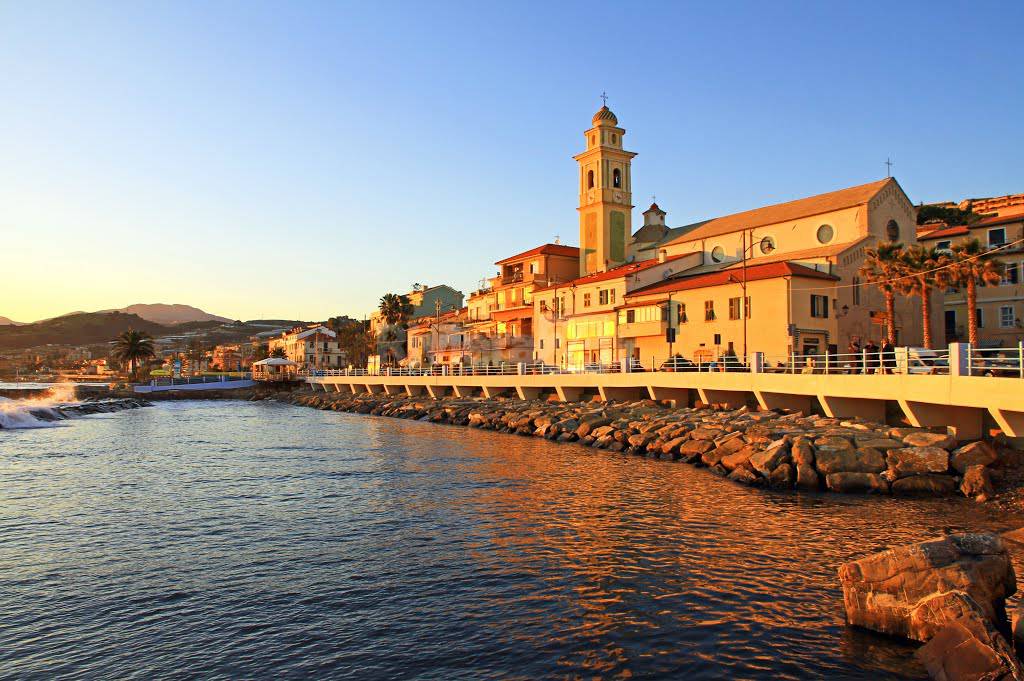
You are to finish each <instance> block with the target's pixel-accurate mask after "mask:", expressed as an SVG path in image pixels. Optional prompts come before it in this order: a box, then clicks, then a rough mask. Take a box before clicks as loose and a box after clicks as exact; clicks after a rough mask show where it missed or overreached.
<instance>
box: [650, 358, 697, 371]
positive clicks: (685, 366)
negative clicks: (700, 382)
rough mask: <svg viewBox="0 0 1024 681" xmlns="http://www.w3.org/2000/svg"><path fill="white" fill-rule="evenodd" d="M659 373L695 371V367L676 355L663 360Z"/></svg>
mask: <svg viewBox="0 0 1024 681" xmlns="http://www.w3.org/2000/svg"><path fill="white" fill-rule="evenodd" d="M659 371H697V365H696V364H694V363H693V362H691V361H690V360H688V359H686V358H685V357H680V356H679V355H676V356H675V357H669V358H668V359H667V360H665V362H664V363H663V364H662V365H661V368H660V369H659Z"/></svg>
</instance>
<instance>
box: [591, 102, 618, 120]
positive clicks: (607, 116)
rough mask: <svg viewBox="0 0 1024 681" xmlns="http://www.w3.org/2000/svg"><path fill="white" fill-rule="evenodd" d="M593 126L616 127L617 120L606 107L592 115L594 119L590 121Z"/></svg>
mask: <svg viewBox="0 0 1024 681" xmlns="http://www.w3.org/2000/svg"><path fill="white" fill-rule="evenodd" d="M591 122H592V123H593V124H594V125H618V124H619V119H618V118H616V117H615V114H613V113H612V110H611V109H609V108H608V107H607V106H602V107H601V109H600V110H599V111H598V112H597V113H596V114H594V118H593V120H592V121H591Z"/></svg>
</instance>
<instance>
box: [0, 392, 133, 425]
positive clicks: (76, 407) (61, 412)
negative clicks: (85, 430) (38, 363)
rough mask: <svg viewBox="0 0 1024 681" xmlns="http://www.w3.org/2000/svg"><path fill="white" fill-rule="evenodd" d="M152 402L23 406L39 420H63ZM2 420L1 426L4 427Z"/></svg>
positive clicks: (123, 400) (97, 401) (121, 400)
mask: <svg viewBox="0 0 1024 681" xmlns="http://www.w3.org/2000/svg"><path fill="white" fill-rule="evenodd" d="M151 404H152V403H151V402H149V401H148V400H143V399H139V398H134V397H132V398H114V399H87V400H85V401H83V402H76V403H72V404H49V405H39V406H35V405H33V404H32V403H31V402H25V403H24V404H23V408H24V411H25V413H28V414H30V415H31V416H32V417H33V418H35V419H36V420H37V421H45V422H51V421H63V420H64V419H70V418H74V417H77V416H85V415H87V414H106V413H109V412H115V411H124V410H125V409H139V408H141V407H148V406H151ZM3 427H4V426H3V423H2V422H0V428H3Z"/></svg>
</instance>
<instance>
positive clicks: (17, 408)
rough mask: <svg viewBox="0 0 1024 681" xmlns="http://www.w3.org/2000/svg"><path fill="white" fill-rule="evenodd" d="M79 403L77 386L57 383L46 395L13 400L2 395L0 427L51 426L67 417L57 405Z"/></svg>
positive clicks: (0, 399) (0, 400)
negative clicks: (76, 396) (76, 392)
mask: <svg viewBox="0 0 1024 681" xmlns="http://www.w3.org/2000/svg"><path fill="white" fill-rule="evenodd" d="M69 404H77V401H76V400H75V388H74V386H71V385H56V386H54V387H53V389H52V391H51V394H50V395H48V396H46V397H39V398H33V399H28V400H12V399H9V398H6V397H0V428H3V429H18V428H50V427H52V426H55V425H57V422H58V421H61V420H63V419H65V418H67V416H66V415H64V414H63V413H61V412H60V411H59V410H58V409H57V407H59V406H64V405H69Z"/></svg>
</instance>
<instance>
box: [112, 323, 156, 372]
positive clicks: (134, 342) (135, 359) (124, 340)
mask: <svg viewBox="0 0 1024 681" xmlns="http://www.w3.org/2000/svg"><path fill="white" fill-rule="evenodd" d="M154 356H156V352H155V351H154V349H153V337H152V336H150V335H149V334H148V333H146V332H145V331H136V330H135V329H128V330H127V331H125V332H124V333H122V334H121V335H120V336H118V337H117V340H116V341H115V342H114V357H115V358H116V359H117V360H118V361H121V362H127V363H128V367H129V373H130V374H131V375H132V376H133V377H134V376H135V375H136V370H137V369H138V366H139V363H141V362H144V361H147V360H149V359H152V358H153V357H154Z"/></svg>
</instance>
